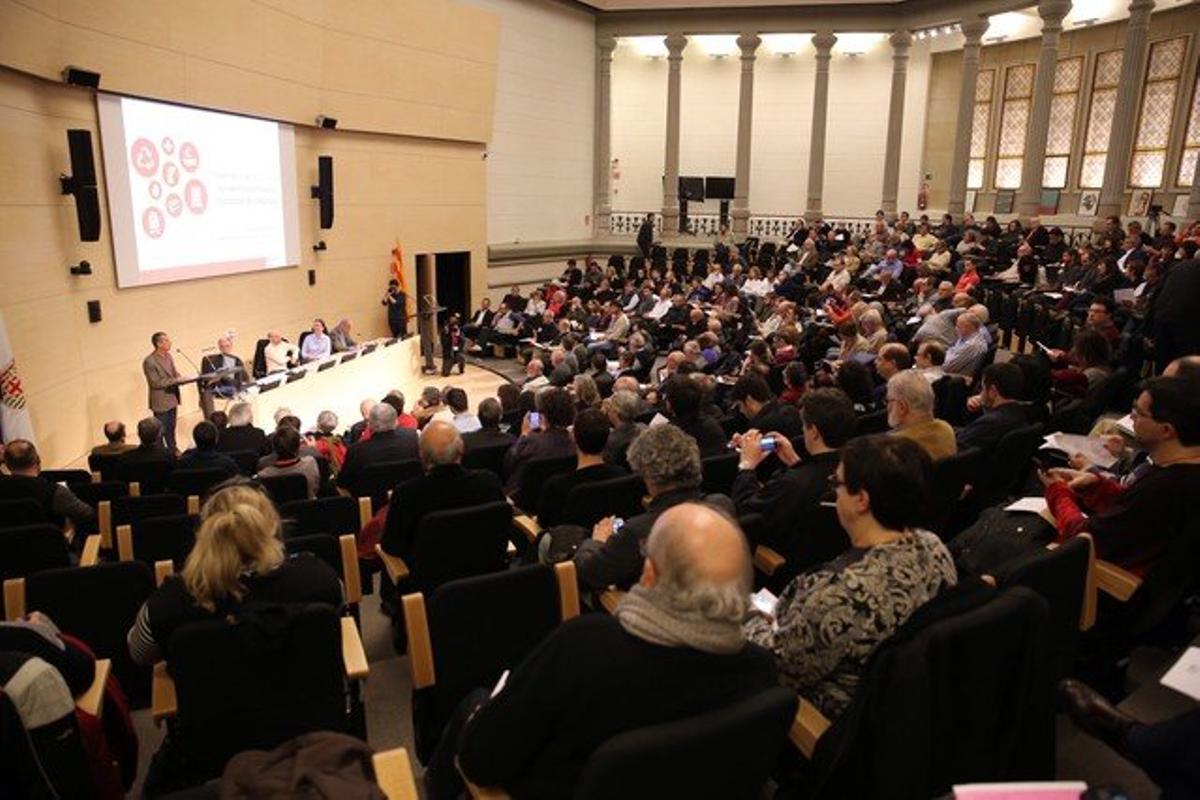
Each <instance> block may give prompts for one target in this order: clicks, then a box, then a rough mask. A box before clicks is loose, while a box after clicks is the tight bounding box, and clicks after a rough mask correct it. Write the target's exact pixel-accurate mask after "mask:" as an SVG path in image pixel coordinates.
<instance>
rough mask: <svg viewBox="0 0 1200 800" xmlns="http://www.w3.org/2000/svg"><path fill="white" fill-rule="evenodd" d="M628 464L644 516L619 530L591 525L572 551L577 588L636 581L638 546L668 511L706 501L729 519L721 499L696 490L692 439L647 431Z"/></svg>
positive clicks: (665, 429) (668, 430) (605, 523)
mask: <svg viewBox="0 0 1200 800" xmlns="http://www.w3.org/2000/svg"><path fill="white" fill-rule="evenodd" d="M629 465H630V466H631V467H632V468H633V471H634V473H635V474H636V475H637V476H638V477H640V478H641V479H642V481H643V482H644V483H645V484H646V494H647V495H648V496H649V498H650V499H649V501H648V502H647V503H646V511H645V512H644V513H642V514H638V515H637V516H636V517H631V518H630V519H627V520H624V523H623V524H622V525H620V526H617V525H615V524H614V519H613V518H612V517H609V518H607V519H604V520H601V521H600V522H598V523H596V526H595V528H594V529H593V530H592V537H591V538H590V539H585V540H584V541H583V542H582V543H581V544H580V545H579V549H578V550H577V551H576V553H575V556H574V560H575V569H576V570H577V571H578V575H579V586H580V588H583V589H588V590H597V591H599V590H602V589H606V588H608V587H609V586H616V587H617V588H618V589H626V588H628V587H629V586H631V585H633V583H634V582H636V581H637V578H638V570H639V569H640V565H641V546H642V544H643V542H644V541H645V539H646V537H647V536H648V535H649V534H650V529H651V528H652V527H653V526H654V523H655V521H656V520H657V519H658V518H659V516H660V515H661V514H662V513H663V512H664V511H666V510H667V509H668V508H671V507H673V506H677V505H679V504H681V503H688V502H707V503H709V504H710V505H713V506H714V507H716V508H718V509H720V510H721V511H724V512H726V513H729V514H732V513H733V511H734V508H733V503H731V502H730V500H729V498H728V497H726V496H724V495H709V496H707V497H706V496H705V495H704V492H703V491H702V490H701V489H700V483H701V478H702V475H701V472H700V449H699V448H698V447H697V446H696V440H695V439H693V438H692V437H690V436H688V435H687V434H686V433H684V432H683V431H682V430H680V429H679V428H677V427H675V426H674V425H658V426H655V427H653V428H647V429H646V430H645V431H644V432H643V433H642V435H641V436H639V437H638V438H637V439H636V440H634V442H633V444H632V445H630V447H629Z"/></svg>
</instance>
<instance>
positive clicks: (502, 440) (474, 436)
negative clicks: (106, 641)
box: [463, 397, 517, 451]
mask: <svg viewBox="0 0 1200 800" xmlns="http://www.w3.org/2000/svg"><path fill="white" fill-rule="evenodd" d="M501 409H502V407H501V405H500V401H499V400H497V399H496V398H494V397H488V398H486V399H484V400H483V401H481V402H480V403H479V410H478V412H477V414H476V416H477V417H478V418H479V428H478V430H474V431H471V432H470V433H464V434H463V446H464V447H466V449H467V450H468V451H471V450H477V449H479V448H481V447H493V446H497V445H505V446H508V445H511V444H512V443H513V442H514V441H516V438H517V437H515V436H513V435H512V434H511V433H505V432H504V431H502V430H500V421H501V419H502V418H503V415H502V413H501Z"/></svg>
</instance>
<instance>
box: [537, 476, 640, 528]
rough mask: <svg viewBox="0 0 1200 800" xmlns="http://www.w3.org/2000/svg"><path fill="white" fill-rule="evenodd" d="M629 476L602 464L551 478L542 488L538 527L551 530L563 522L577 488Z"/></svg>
mask: <svg viewBox="0 0 1200 800" xmlns="http://www.w3.org/2000/svg"><path fill="white" fill-rule="evenodd" d="M628 474H629V473H628V472H626V471H625V470H624V469H622V468H621V467H618V466H615V465H613V464H604V463H600V464H594V465H592V466H590V467H584V468H583V469H577V470H574V471H572V472H564V473H563V474H561V475H555V476H553V477H551V478H549V479H548V480H547V481H546V483H545V485H544V486H542V499H541V500H540V501H539V503H538V509H537V521H538V525H539V526H540V527H542V528H549V527H551V526H552V525H557V524H558V523H559V522H561V521H562V517H563V512H564V511H565V510H566V502H567V496H568V495H570V494H571V490H572V489H574V488H575V487H576V486H583V485H584V484H587V483H594V482H595V481H607V480H612V479H613V478H620V477H623V476H625V475H628Z"/></svg>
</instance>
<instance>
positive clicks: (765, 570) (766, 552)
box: [754, 544, 787, 576]
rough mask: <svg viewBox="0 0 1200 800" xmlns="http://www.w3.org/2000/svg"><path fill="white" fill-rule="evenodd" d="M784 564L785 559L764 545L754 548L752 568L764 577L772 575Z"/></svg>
mask: <svg viewBox="0 0 1200 800" xmlns="http://www.w3.org/2000/svg"><path fill="white" fill-rule="evenodd" d="M786 563H787V559H786V558H784V557H783V556H782V555H780V554H779V553H778V552H776V551H775V550H772V549H771V548H770V547H767V546H766V545H765V544H760V545H759V546H758V547H756V548H754V568H755V569H756V570H758V571H759V572H761V573H762V574H764V575H768V576H770V575H774V574H775V571H776V570H778V569H779V568H780V567H782V566H783V565H784V564H786Z"/></svg>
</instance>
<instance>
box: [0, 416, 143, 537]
mask: <svg viewBox="0 0 1200 800" xmlns="http://www.w3.org/2000/svg"><path fill="white" fill-rule="evenodd" d="M148 419H152V420H154V421H155V422H158V420H156V419H154V417H149V418H148ZM156 441H157V440H156ZM4 467H5V469H7V470H8V474H7V475H3V474H0V500H33V501H35V502H36V503H37V504H38V506H39V507H40V508H41V509H42V514H43V515H45V518H46V521H47V522H50V523H52V524H54V525H58V526H62V525H63V524H64V523H65V522H66V521H67V520H70V521H71V522H72V523H73V524H74V525H75V526H76V527H81V526H84V527H86V526H90V525H91V523H93V522H95V520H96V512H95V510H94V509H93V508H92V507H91V506H89V505H88V504H87V503H85V502H83V501H82V500H80V499H79V498H78V497H76V496H75V493H74V492H72V491H71V490H70V489H68V488H67V487H66V486H63V485H61V484H58V483H52V482H50V481H48V480H46V479H45V478H43V477H42V476H41V475H42V459H41V456H39V455H38V451H37V448H36V447H34V446H33V442H30V441H27V440H25V439H13V440H12V441H11V442H9V443H8V444H6V445H4ZM79 541H80V542H82V539H80V540H79Z"/></svg>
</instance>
